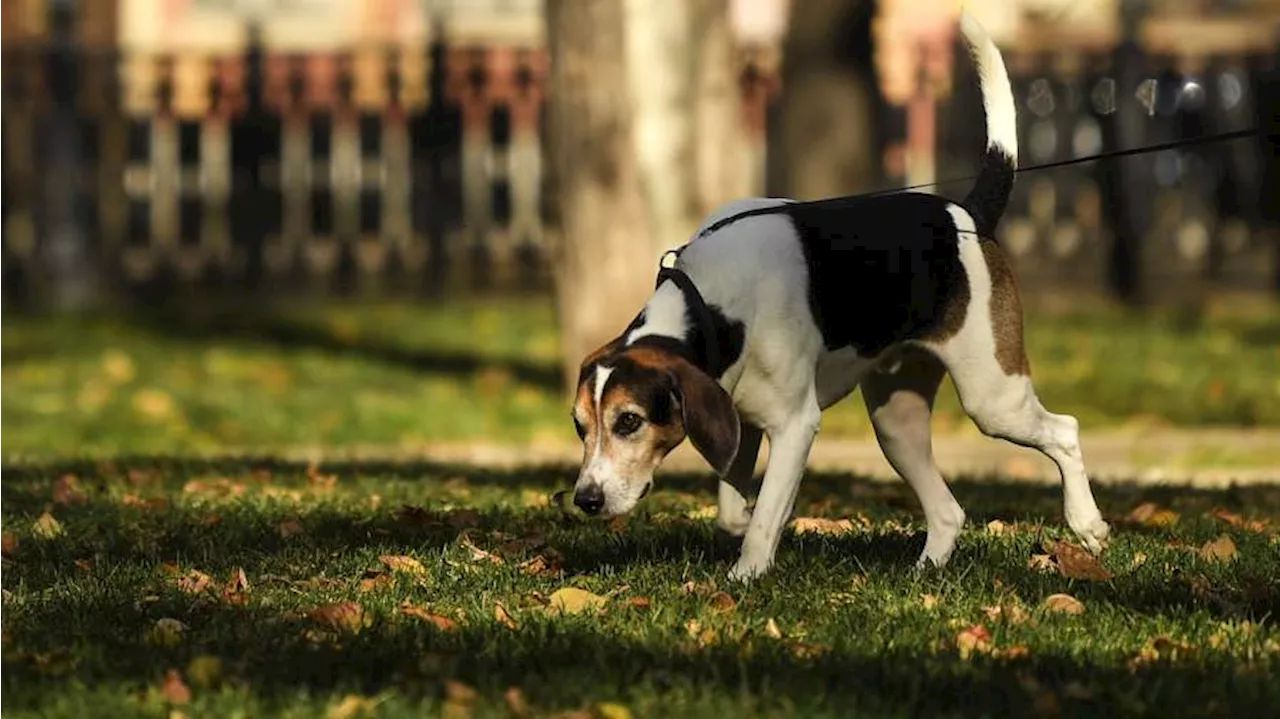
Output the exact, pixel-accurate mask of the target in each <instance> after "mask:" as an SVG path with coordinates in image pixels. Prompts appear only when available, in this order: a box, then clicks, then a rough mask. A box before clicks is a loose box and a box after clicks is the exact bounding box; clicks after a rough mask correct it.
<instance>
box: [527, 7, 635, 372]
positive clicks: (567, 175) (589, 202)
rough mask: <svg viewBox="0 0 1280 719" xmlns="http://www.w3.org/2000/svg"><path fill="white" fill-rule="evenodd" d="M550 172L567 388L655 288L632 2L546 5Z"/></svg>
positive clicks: (555, 266)
mask: <svg viewBox="0 0 1280 719" xmlns="http://www.w3.org/2000/svg"><path fill="white" fill-rule="evenodd" d="M546 11H547V34H548V43H549V46H550V50H551V70H550V88H549V92H548V94H547V100H548V126H547V149H548V160H549V162H548V170H549V171H550V173H551V180H552V183H553V185H554V190H553V191H554V193H555V198H556V203H557V205H558V210H559V212H558V214H559V218H558V219H559V224H560V228H559V229H560V232H559V233H558V235H559V237H558V241H557V242H556V246H555V248H554V249H553V252H554V255H553V264H554V272H555V283H556V300H557V304H558V307H559V316H560V330H561V338H562V339H561V349H562V350H563V353H564V370H565V377H566V386H567V387H572V386H573V382H574V381H575V380H576V378H577V371H578V365H579V363H580V362H581V361H582V359H583V357H585V356H586V355H587V354H588V353H590V352H591V351H592V350H594V349H596V348H597V347H599V346H600V345H603V344H604V343H606V342H608V341H609V340H611V339H613V338H614V337H616V336H617V334H618V333H619V332H621V331H622V329H623V328H624V327H626V325H627V323H628V322H629V321H630V320H631V318H632V317H634V316H635V315H636V313H638V312H639V311H640V308H641V306H643V304H644V301H645V299H646V297H647V296H648V294H649V293H650V291H651V290H652V289H653V277H654V273H655V272H656V271H657V267H658V255H656V254H655V253H654V249H653V248H654V245H653V243H652V241H651V240H650V235H649V219H648V217H647V213H646V206H645V201H644V197H643V195H642V191H641V177H640V170H639V167H638V162H637V159H636V151H635V142H634V139H633V133H634V118H633V111H634V110H633V105H632V89H631V81H630V76H629V75H628V72H627V62H628V59H627V55H626V53H624V52H621V49H622V48H624V47H625V46H626V27H625V11H624V0H548V2H547V4H546Z"/></svg>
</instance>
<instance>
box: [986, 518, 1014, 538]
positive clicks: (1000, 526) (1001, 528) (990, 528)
mask: <svg viewBox="0 0 1280 719" xmlns="http://www.w3.org/2000/svg"><path fill="white" fill-rule="evenodd" d="M1008 531H1009V527H1008V525H1006V524H1005V523H1004V522H1001V521H1000V520H998V519H993V520H991V521H990V522H987V534H990V535H991V536H993V537H999V536H1001V535H1003V534H1005V533H1007V532H1008Z"/></svg>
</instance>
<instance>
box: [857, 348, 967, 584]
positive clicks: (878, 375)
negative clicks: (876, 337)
mask: <svg viewBox="0 0 1280 719" xmlns="http://www.w3.org/2000/svg"><path fill="white" fill-rule="evenodd" d="M945 372H946V370H945V369H944V368H943V366H942V363H941V362H940V361H938V359H937V358H936V357H934V356H933V355H931V354H928V353H926V352H924V351H921V350H907V351H906V352H905V353H904V354H903V355H902V357H901V360H900V362H899V363H898V364H897V366H896V367H894V368H893V369H892V370H885V371H881V370H876V371H872V372H870V373H868V375H867V376H866V377H865V378H864V379H863V381H862V398H863V400H865V401H866V404H867V411H868V412H869V413H870V414H871V424H872V426H873V427H874V428H875V432H876V439H877V440H878V441H879V442H880V448H881V449H882V450H883V451H884V456H885V459H887V460H889V464H890V465H891V466H892V467H893V469H894V470H895V471H896V472H897V473H898V474H899V475H900V476H901V477H902V478H903V479H905V480H906V481H907V484H910V485H911V488H912V489H913V490H915V493H916V497H918V498H919V500H920V506H921V507H922V508H923V509H924V518H925V524H926V525H927V526H928V532H929V533H928V536H927V538H926V539H925V544H924V551H923V552H921V553H920V559H919V560H918V561H917V562H916V566H921V567H922V566H924V565H925V563H926V562H930V563H932V564H934V565H935V566H939V567H941V566H943V565H945V564H946V563H947V560H948V559H950V558H951V552H952V551H953V550H954V549H955V547H956V539H957V537H959V535H960V529H961V528H962V527H963V526H964V519H965V517H964V509H962V508H961V507H960V503H959V502H957V501H956V499H955V497H954V496H952V494H951V490H950V489H949V488H948V487H947V483H946V482H945V481H943V479H942V475H941V474H940V473H939V472H938V466H937V465H936V464H935V463H934V461H933V441H932V436H931V434H930V429H929V420H930V419H931V417H932V416H933V400H934V397H935V396H936V395H937V393H938V385H939V384H941V383H942V377H943V375H944V374H945Z"/></svg>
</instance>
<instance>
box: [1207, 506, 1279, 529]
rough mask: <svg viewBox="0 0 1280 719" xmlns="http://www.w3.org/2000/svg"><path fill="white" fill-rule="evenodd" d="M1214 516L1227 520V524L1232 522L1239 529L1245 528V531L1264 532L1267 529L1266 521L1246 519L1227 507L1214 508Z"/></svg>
mask: <svg viewBox="0 0 1280 719" xmlns="http://www.w3.org/2000/svg"><path fill="white" fill-rule="evenodd" d="M1213 516H1214V518H1216V519H1219V520H1221V521H1223V522H1226V523H1227V524H1230V525H1231V526H1233V527H1236V528H1238V529H1243V530H1245V531H1249V532H1253V533H1255V534H1262V533H1263V532H1266V531H1267V523H1266V522H1263V521H1261V520H1257V519H1245V518H1244V517H1241V516H1240V515H1238V514H1234V513H1232V512H1228V511H1227V510H1225V509H1215V510H1213Z"/></svg>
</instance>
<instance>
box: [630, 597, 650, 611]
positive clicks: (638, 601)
mask: <svg viewBox="0 0 1280 719" xmlns="http://www.w3.org/2000/svg"><path fill="white" fill-rule="evenodd" d="M627 606H628V607H634V608H635V609H648V608H649V607H651V606H653V600H652V599H650V598H648V597H627Z"/></svg>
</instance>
